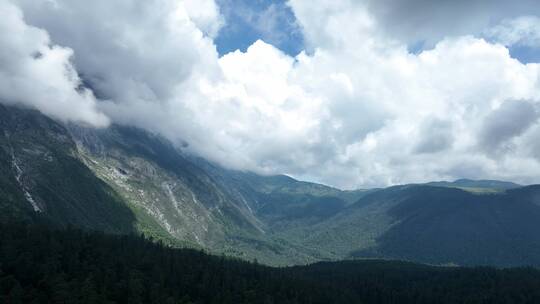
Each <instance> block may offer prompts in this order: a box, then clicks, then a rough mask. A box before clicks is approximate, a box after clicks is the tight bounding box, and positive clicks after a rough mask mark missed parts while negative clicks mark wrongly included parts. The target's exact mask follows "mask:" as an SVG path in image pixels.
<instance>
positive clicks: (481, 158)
mask: <svg viewBox="0 0 540 304" xmlns="http://www.w3.org/2000/svg"><path fill="white" fill-rule="evenodd" d="M382 2H384V3H386V6H388V7H387V9H389V10H390V11H382V12H381V9H382V8H384V7H380V5H382V4H377V3H375V2H370V1H365V2H360V1H350V0H337V1H325V0H317V1H309V2H308V1H300V0H291V1H290V2H289V3H288V5H290V7H291V9H292V10H293V12H294V13H295V16H296V17H297V19H298V20H297V21H298V24H299V25H300V27H301V28H302V31H303V34H304V36H305V37H306V41H307V43H308V44H309V47H308V48H309V52H302V53H300V54H299V55H298V56H296V57H291V56H289V55H287V54H285V53H283V52H282V51H280V50H279V49H278V48H276V47H275V46H273V45H272V44H269V43H266V42H264V41H257V42H255V43H254V44H253V45H252V46H250V47H249V48H248V49H247V50H246V51H245V52H242V51H236V52H232V53H229V54H226V55H224V56H222V57H221V58H220V57H218V54H217V53H216V50H215V46H214V44H213V41H212V35H213V34H212V33H214V34H215V29H214V30H212V29H213V28H214V27H213V26H216V27H217V28H219V25H220V24H221V22H222V19H221V17H220V16H219V14H217V13H215V14H214V13H211V14H203V15H201V12H202V11H204V10H201V9H202V8H204V7H205V6H204V5H210V6H212V4H208V3H206V4H201V6H197V4H196V2H190V1H188V2H185V1H172V0H151V1H150V0H149V1H136V0H124V1H106V0H96V1H92V2H91V3H90V2H88V1H82V0H77V1H75V0H71V1H68V0H55V1H46V0H37V1H36V0H19V1H18V3H19V4H20V7H21V8H22V9H23V11H24V12H25V16H26V18H27V21H28V23H30V24H32V25H33V26H38V27H40V28H43V29H45V30H46V31H47V32H48V33H49V34H50V36H51V40H52V43H57V44H60V45H63V46H66V47H69V48H71V49H72V50H73V52H74V56H73V60H74V63H75V66H76V67H77V71H78V73H79V75H81V77H82V78H83V79H84V81H85V83H86V84H87V85H88V86H89V87H91V88H92V89H93V90H94V91H95V93H96V95H97V96H99V97H100V99H102V100H101V101H99V103H97V106H98V109H99V110H100V111H102V112H103V113H106V114H107V116H108V117H110V118H111V119H112V120H113V121H114V122H117V123H123V124H130V125H135V126H139V127H143V128H145V129H148V130H151V131H154V132H158V133H160V134H163V135H164V136H166V137H168V138H169V139H171V140H173V141H175V142H176V143H181V142H184V141H185V142H188V143H189V147H188V150H189V151H191V152H192V153H196V154H198V155H201V156H203V157H206V158H208V159H210V160H213V161H216V162H219V163H220V164H222V165H224V166H227V167H232V168H236V169H243V170H253V171H256V172H261V173H287V174H291V175H294V176H297V177H300V178H307V179H310V180H315V181H319V182H325V183H328V184H331V185H337V186H340V187H345V188H354V187H360V186H363V187H369V186H383V185H388V184H396V183H407V182H421V181H429V180H440V179H452V178H459V177H472V178H500V179H511V180H515V181H518V182H525V183H527V182H533V181H535V179H534V178H535V176H536V172H538V170H540V163H539V162H538V156H537V155H538V153H536V152H535V151H537V147H535V146H534V145H531V144H530V142H531V138H535V134H540V133H538V132H536V131H537V124H536V123H535V122H536V118H537V117H536V114H535V115H532V116H531V113H536V112H535V111H536V110H535V111H532V110H531V109H537V108H538V100H540V86H539V76H540V66H539V65H538V64H527V65H526V64H522V63H521V62H519V61H517V60H515V59H513V58H512V57H511V56H510V54H509V51H508V49H507V47H505V46H504V45H503V44H500V43H495V42H489V41H486V40H484V39H481V38H478V37H477V36H474V35H468V36H462V35H461V34H462V32H461V31H458V32H455V33H454V34H455V35H450V34H448V33H450V32H451V30H452V29H451V27H450V26H446V25H444V22H442V21H441V22H442V23H441V24H438V23H437V20H433V21H432V22H434V24H435V25H437V26H436V28H439V27H440V31H439V30H437V35H435V34H433V35H431V34H429V33H427V34H423V35H425V37H426V39H428V38H429V39H433V41H434V43H433V47H432V48H430V49H429V50H425V51H422V52H420V53H419V54H411V53H410V52H409V51H408V45H407V43H408V42H407V41H409V40H410V39H413V40H414V39H417V38H407V36H408V35H409V34H407V32H404V33H399V32H395V31H396V30H395V29H392V26H394V25H392V24H401V23H404V24H409V23H410V24H413V25H414V24H415V22H414V20H415V19H411V20H412V21H411V20H409V21H407V20H401V19H403V18H405V19H406V17H407V16H402V15H401V14H398V15H396V14H397V13H396V12H397V11H396V12H393V11H394V10H396V8H395V7H390V6H392V5H391V4H390V3H388V1H382ZM382 2H381V3H382ZM409 3H410V5H411V6H412V7H414V5H420V4H422V3H423V4H424V5H425V7H426V9H432V10H435V11H437V10H439V9H441V8H440V7H438V6H437V7H436V6H435V5H434V4H432V3H433V2H430V3H426V1H420V0H417V1H410V2H409ZM415 3H416V4H415ZM460 3H461V4H460ZM464 3H465V2H462V1H457V4H456V6H455V7H454V6H452V7H451V9H450V8H449V9H450V11H449V12H450V13H449V14H450V15H452V14H455V16H454V17H455V18H454V19H453V20H455V19H458V18H457V16H459V13H462V12H463V9H462V7H461V6H464V5H465V4H464ZM475 3H476V5H480V4H482V6H483V7H484V6H486V5H487V4H486V3H484V2H482V1H480V0H478V1H473V4H475ZM523 3H524V6H523V7H521V8H520V9H525V8H528V7H529V6H526V5H525V4H527V3H528V2H527V1H524V2H523ZM413 4H414V5H413ZM194 6H195V7H194ZM445 6H450V4H443V5H442V7H445ZM488 6H489V5H487V6H486V7H488ZM504 6H505V5H503V4H502V3H501V7H504ZM398 7H399V6H398ZM473 8H474V5H473ZM473 11H474V10H473ZM509 11H510V13H509V14H510V15H509V16H502V12H501V11H498V10H497V11H496V12H493V15H494V16H495V15H496V16H499V15H501V16H500V17H501V18H503V17H505V18H506V17H508V18H510V17H512V16H513V15H512V14H518V13H520V12H521V11H520V10H517V9H516V8H511V9H509ZM478 14H480V15H482V14H483V13H478ZM413 15H414V14H413ZM389 16H394V17H392V18H391V17H389ZM429 16H431V15H429ZM434 16H435V17H433V18H436V16H437V14H434ZM471 16H472V15H471ZM400 18H401V19H400ZM411 18H412V17H411ZM430 18H431V17H430ZM471 18H472V17H471ZM497 18H499V17H497ZM394 19H395V20H394ZM465 19H467V20H468V19H469V18H465ZM447 21H448V20H447ZM422 22H424V21H422ZM426 22H427V21H426ZM445 22H446V21H445ZM448 22H449V21H448ZM390 23H392V24H390ZM428 23H429V22H428ZM398 27H400V28H401V27H403V28H406V27H407V26H405V25H403V26H401V25H400V26H398ZM477 27H478V28H479V30H480V28H482V29H483V28H484V27H485V24H484V23H482V24H481V26H480V25H478V26H477V25H474V26H472V25H471V26H468V27H467V29H463V33H469V34H474V33H475V31H476V28H477ZM473 28H474V29H473ZM444 29H446V30H447V31H450V32H447V31H444ZM445 36H449V37H447V38H444V39H443V38H442V37H445ZM434 37H435V38H434ZM511 100H524V101H523V102H513V101H511ZM525 101H526V102H525ZM533 116H534V117H533ZM509 144H510V145H511V146H512V149H500V147H502V146H505V147H507V146H508V145H509ZM486 147H491V148H494V149H497V150H498V151H499V152H498V153H490V152H489V151H488V150H486Z"/></svg>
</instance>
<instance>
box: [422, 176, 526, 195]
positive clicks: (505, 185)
mask: <svg viewBox="0 0 540 304" xmlns="http://www.w3.org/2000/svg"><path fill="white" fill-rule="evenodd" d="M426 185H430V186H438V187H449V188H459V189H463V190H468V191H471V192H500V191H502V190H508V189H514V188H519V187H521V185H519V184H515V183H512V182H504V181H497V180H471V179H458V180H455V181H453V182H446V181H440V182H431V183H427V184H426Z"/></svg>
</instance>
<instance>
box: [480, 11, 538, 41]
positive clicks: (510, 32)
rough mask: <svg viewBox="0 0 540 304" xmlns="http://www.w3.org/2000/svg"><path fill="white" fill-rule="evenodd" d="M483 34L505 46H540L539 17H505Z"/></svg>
mask: <svg viewBox="0 0 540 304" xmlns="http://www.w3.org/2000/svg"><path fill="white" fill-rule="evenodd" d="M485 36H487V37H489V38H491V39H493V40H494V41H496V42H498V43H501V44H504V45H507V46H526V47H533V48H538V47H540V18H538V17H536V16H522V17H518V18H515V19H506V20H504V21H503V22H501V24H499V25H497V26H495V27H492V28H490V29H488V30H486V32H485Z"/></svg>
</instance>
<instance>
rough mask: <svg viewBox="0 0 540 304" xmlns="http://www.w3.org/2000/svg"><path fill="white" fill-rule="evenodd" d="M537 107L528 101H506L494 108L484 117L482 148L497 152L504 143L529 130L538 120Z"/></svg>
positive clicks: (481, 136) (480, 137) (480, 141)
mask: <svg viewBox="0 0 540 304" xmlns="http://www.w3.org/2000/svg"><path fill="white" fill-rule="evenodd" d="M536 107H538V105H536ZM536 107H535V105H534V104H533V103H530V102H527V101H505V102H504V103H503V104H501V105H500V107H499V108H497V109H495V110H493V111H492V112H491V113H490V114H489V115H487V116H486V117H485V118H484V122H483V124H482V127H481V129H480V135H479V143H480V145H481V146H482V148H483V149H485V150H486V151H487V152H490V153H496V152H498V150H499V149H500V148H501V146H502V145H504V144H505V143H508V142H509V141H510V140H511V139H512V138H514V137H516V136H519V135H521V134H523V133H524V132H525V131H527V129H529V128H530V127H531V126H532V125H533V124H534V123H535V122H536V121H537V120H538V117H539V114H540V113H539V112H538V110H537V109H536Z"/></svg>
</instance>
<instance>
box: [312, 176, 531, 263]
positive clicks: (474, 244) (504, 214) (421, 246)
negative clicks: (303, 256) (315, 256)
mask: <svg viewBox="0 0 540 304" xmlns="http://www.w3.org/2000/svg"><path fill="white" fill-rule="evenodd" d="M539 219H540V186H528V187H522V188H516V189H511V190H507V191H505V192H502V193H496V194H477V193H471V192H468V191H464V190H461V189H454V188H445V187H432V186H399V187H392V188H388V189H385V190H381V191H378V192H376V193H373V194H370V195H367V196H366V197H364V198H362V199H360V200H359V201H358V202H356V203H355V204H354V205H352V206H350V207H348V208H347V209H346V210H345V211H343V212H342V213H340V214H339V215H337V216H335V217H333V218H331V219H329V220H327V221H326V222H325V223H323V225H319V226H318V227H316V229H315V231H317V232H316V233H315V234H314V235H312V236H311V237H310V238H311V239H308V241H309V242H311V243H313V244H315V243H319V244H327V246H328V247H329V250H330V248H340V249H342V250H343V252H342V254H346V253H347V252H349V253H350V254H351V256H352V257H384V258H390V259H404V260H411V261H419V262H425V263H433V264H457V265H498V266H515V265H536V266H539V265H540V234H538V231H540V221H539ZM339 233H341V236H342V238H340V239H338V240H336V238H335V237H333V236H335V235H339ZM359 236H363V237H359ZM344 245H349V246H344ZM355 247H356V249H354V248H355ZM349 250H352V251H349Z"/></svg>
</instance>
